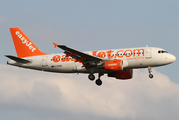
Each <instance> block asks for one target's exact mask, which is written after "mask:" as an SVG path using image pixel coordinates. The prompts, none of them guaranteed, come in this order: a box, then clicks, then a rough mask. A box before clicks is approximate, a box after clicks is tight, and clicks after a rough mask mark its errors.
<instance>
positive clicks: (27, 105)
mask: <svg viewBox="0 0 179 120" xmlns="http://www.w3.org/2000/svg"><path fill="white" fill-rule="evenodd" d="M178 6H179V1H178V0H170V1H169V0H150V1H146V0H135V1H133V0H65V1H62V0H50V1H48V0H38V1H37V0H36V1H35V0H25V1H24V0H4V1H1V4H0V11H1V12H0V32H1V34H0V41H1V44H0V119H3V120H11V119H18V120H24V119H26V120H31V119H34V120H57V119H62V120H65V119H68V120H72V119H73V120H74V119H81V120H84V119H87V120H88V119H89V120H91V119H98V120H100V119H101V120H104V119H112V120H116V119H123V120H131V119H132V120H143V119H145V120H151V119H156V120H158V119H163V120H168V119H178V118H179V115H178V113H177V111H178V110H179V102H178V101H179V84H178V83H179V77H178V70H177V68H179V62H178V60H176V61H175V62H174V63H172V64H170V65H167V66H163V67H159V68H154V69H153V74H154V79H152V80H151V79H149V78H148V73H147V69H142V70H135V71H134V78H133V79H132V80H130V81H117V80H115V79H112V78H107V77H105V76H103V77H102V79H103V84H104V85H102V86H101V87H97V86H96V85H95V84H94V83H93V82H90V81H89V80H88V78H87V75H81V74H79V75H76V74H75V75H73V74H69V75H67V74H54V73H45V72H39V71H32V70H26V69H22V68H16V67H11V66H8V65H6V62H7V60H8V58H5V57H4V55H16V52H15V48H14V45H13V42H12V38H11V35H10V31H9V28H11V27H19V28H20V29H21V30H22V31H23V32H24V33H25V34H26V35H27V36H28V37H29V38H30V39H31V40H32V41H33V42H34V43H35V44H36V46H38V47H39V48H40V49H41V51H43V52H45V53H49V54H51V53H61V52H63V51H62V50H60V49H58V48H56V49H55V48H54V46H53V44H52V43H53V42H55V43H58V44H65V45H67V46H69V47H72V48H75V49H77V50H81V51H89V50H100V49H118V48H130V47H143V46H146V45H148V46H151V47H160V48H163V49H165V50H167V51H168V52H169V53H171V54H173V55H175V56H176V58H178V56H179V53H178V44H179V34H178V31H179V7H178Z"/></svg>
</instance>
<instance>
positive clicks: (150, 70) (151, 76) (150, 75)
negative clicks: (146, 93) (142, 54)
mask: <svg viewBox="0 0 179 120" xmlns="http://www.w3.org/2000/svg"><path fill="white" fill-rule="evenodd" d="M148 71H149V78H153V77H154V76H153V75H152V73H151V72H152V67H148Z"/></svg>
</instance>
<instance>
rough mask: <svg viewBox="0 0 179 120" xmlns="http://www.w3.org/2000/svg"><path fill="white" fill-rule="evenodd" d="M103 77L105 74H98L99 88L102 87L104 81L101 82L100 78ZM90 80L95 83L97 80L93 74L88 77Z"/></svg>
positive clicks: (97, 82) (97, 83)
mask: <svg viewBox="0 0 179 120" xmlns="http://www.w3.org/2000/svg"><path fill="white" fill-rule="evenodd" d="M103 75H104V73H99V74H98V79H97V80H96V81H95V83H96V85H98V86H100V85H102V81H101V79H100V77H101V76H103ZM88 78H89V79H90V80H91V81H93V80H94V79H95V76H94V75H93V74H92V73H91V74H89V75H88Z"/></svg>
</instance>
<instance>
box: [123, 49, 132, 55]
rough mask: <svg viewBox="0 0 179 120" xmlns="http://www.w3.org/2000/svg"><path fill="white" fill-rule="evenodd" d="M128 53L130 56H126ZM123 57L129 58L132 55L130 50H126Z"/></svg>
mask: <svg viewBox="0 0 179 120" xmlns="http://www.w3.org/2000/svg"><path fill="white" fill-rule="evenodd" d="M128 51H130V54H129V55H127V54H126V53H127V52H128ZM124 55H125V56H126V57H130V56H131V55H132V50H126V51H125V52H124Z"/></svg>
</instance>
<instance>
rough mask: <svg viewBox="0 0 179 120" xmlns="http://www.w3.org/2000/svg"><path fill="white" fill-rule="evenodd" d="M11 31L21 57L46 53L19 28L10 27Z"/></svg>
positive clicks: (18, 54)
mask: <svg viewBox="0 0 179 120" xmlns="http://www.w3.org/2000/svg"><path fill="white" fill-rule="evenodd" d="M10 31H11V35H12V39H13V42H14V46H15V48H16V52H17V56H18V57H19V58H23V57H30V56H37V55H46V53H43V52H41V51H40V50H39V49H38V48H37V47H36V46H35V44H34V43H33V42H32V41H31V40H30V39H29V38H28V37H27V36H26V35H25V34H24V33H23V32H22V31H21V30H20V29H19V28H10Z"/></svg>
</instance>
